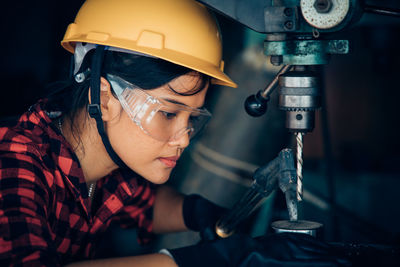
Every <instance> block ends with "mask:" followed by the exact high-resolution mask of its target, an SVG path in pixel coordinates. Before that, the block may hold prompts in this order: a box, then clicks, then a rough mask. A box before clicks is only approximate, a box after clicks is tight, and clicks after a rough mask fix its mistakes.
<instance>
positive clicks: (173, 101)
mask: <svg viewBox="0 0 400 267" xmlns="http://www.w3.org/2000/svg"><path fill="white" fill-rule="evenodd" d="M162 99H163V100H165V101H168V102H170V103H173V104H178V105H182V106H184V107H187V108H193V107H191V106H188V105H186V104H185V103H182V102H179V101H176V100H174V99H170V98H162ZM202 108H204V105H203V106H201V107H195V109H202Z"/></svg>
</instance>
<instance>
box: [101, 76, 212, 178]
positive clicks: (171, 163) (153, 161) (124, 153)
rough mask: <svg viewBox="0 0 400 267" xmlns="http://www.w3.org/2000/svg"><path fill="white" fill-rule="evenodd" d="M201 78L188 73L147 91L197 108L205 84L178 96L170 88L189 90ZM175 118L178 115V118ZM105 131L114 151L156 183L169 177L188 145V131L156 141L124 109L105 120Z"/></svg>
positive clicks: (203, 97)
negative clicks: (112, 117) (198, 90)
mask: <svg viewBox="0 0 400 267" xmlns="http://www.w3.org/2000/svg"><path fill="white" fill-rule="evenodd" d="M200 79H201V76H200V75H198V74H197V73H194V72H191V73H188V74H186V75H182V76H179V77H178V78H176V79H174V80H172V81H171V82H169V83H168V84H166V85H164V86H161V87H158V88H156V89H152V90H146V92H147V93H149V94H150V95H152V96H154V97H157V98H162V99H168V100H170V101H172V102H175V103H182V104H184V105H186V106H188V107H191V108H200V107H202V106H203V104H204V100H205V96H206V92H207V89H208V84H206V87H205V88H204V89H203V90H201V91H200V92H198V93H196V94H194V95H190V96H182V95H178V94H176V93H174V92H173V91H172V90H171V89H170V88H169V87H171V88H172V89H174V90H175V91H176V92H180V93H184V92H188V91H191V90H193V89H194V88H196V86H200V85H202V84H203V83H202V82H201V80H200ZM178 116H182V118H180V119H181V120H187V119H188V117H187V116H188V115H187V114H185V113H182V114H180V115H178ZM185 116H186V117H185ZM177 119H179V118H178V117H177ZM107 134H108V136H109V139H110V142H111V144H112V146H113V148H114V150H115V152H116V153H117V154H118V155H119V157H120V158H121V159H122V160H123V161H124V163H125V164H126V165H127V166H128V167H130V168H131V169H132V170H133V171H135V172H136V173H138V174H139V175H141V176H142V177H144V178H145V179H147V180H149V181H150V182H152V183H155V184H162V183H165V182H166V181H167V180H168V178H169V176H170V174H171V171H172V169H173V168H174V167H175V165H176V161H177V160H178V159H179V157H180V156H181V154H182V152H183V150H184V149H185V148H186V147H187V146H188V145H189V136H188V135H187V134H184V135H182V136H180V137H178V138H176V139H170V140H169V141H159V140H157V139H155V138H153V137H151V136H150V135H148V134H147V133H145V132H144V131H143V130H142V129H141V128H140V127H139V126H138V125H136V124H135V123H134V122H133V121H132V119H131V118H130V117H129V116H128V114H127V113H126V112H124V111H122V112H121V115H120V116H118V118H116V119H115V120H111V121H108V122H107Z"/></svg>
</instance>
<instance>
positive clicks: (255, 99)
mask: <svg viewBox="0 0 400 267" xmlns="http://www.w3.org/2000/svg"><path fill="white" fill-rule="evenodd" d="M268 101H269V97H267V98H264V97H263V96H262V95H261V91H260V92H258V93H257V94H256V95H251V96H249V97H248V98H247V99H246V101H245V102H244V108H245V109H246V112H247V114H249V115H250V116H253V117H260V116H262V115H264V114H265V112H266V111H267V102H268Z"/></svg>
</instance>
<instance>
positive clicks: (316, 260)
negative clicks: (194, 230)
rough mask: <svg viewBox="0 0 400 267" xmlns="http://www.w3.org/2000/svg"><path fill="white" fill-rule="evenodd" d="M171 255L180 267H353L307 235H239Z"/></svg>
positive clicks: (327, 247) (181, 250)
mask: <svg viewBox="0 0 400 267" xmlns="http://www.w3.org/2000/svg"><path fill="white" fill-rule="evenodd" d="M169 252H170V253H171V255H172V256H173V257H174V259H175V262H176V263H177V265H178V266H180V267H186V266H190V267H196V266H207V267H210V266H219V267H221V266H240V267H257V266H268V267H271V266H272V267H273V266H286V267H288V266H350V263H349V262H348V261H347V259H344V258H341V257H339V256H338V255H336V254H335V250H333V249H331V247H330V246H329V245H328V244H326V243H323V242H320V241H318V240H316V239H315V238H314V237H312V236H309V235H305V234H291V233H282V234H273V235H268V236H263V237H259V238H251V237H249V236H246V235H241V234H235V235H232V236H230V237H228V238H225V239H218V240H215V241H213V242H205V243H199V244H197V245H194V246H190V247H184V248H178V249H172V250H170V251H169Z"/></svg>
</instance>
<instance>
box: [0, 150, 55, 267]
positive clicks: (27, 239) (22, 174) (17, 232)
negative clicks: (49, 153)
mask: <svg viewBox="0 0 400 267" xmlns="http://www.w3.org/2000/svg"><path fill="white" fill-rule="evenodd" d="M7 146H8V147H7V148H6V149H5V148H4V147H5V144H4V143H3V144H1V146H0V266H14V265H16V266H58V265H59V259H58V256H57V253H56V249H55V248H54V247H52V245H51V244H52V243H51V234H50V229H49V226H48V223H47V220H46V217H47V209H46V207H48V204H49V203H48V202H49V197H48V191H47V190H45V188H46V184H47V182H46V178H47V179H48V178H49V177H46V176H47V175H46V173H45V172H44V171H43V170H42V169H43V168H41V165H40V164H39V162H40V158H39V157H38V156H36V155H35V154H34V153H30V152H29V149H28V148H27V147H26V145H24V144H12V145H11V146H9V145H7ZM15 146H19V147H18V149H17V150H18V151H20V152H10V151H12V150H13V149H14V148H15ZM21 151H24V152H21Z"/></svg>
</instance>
